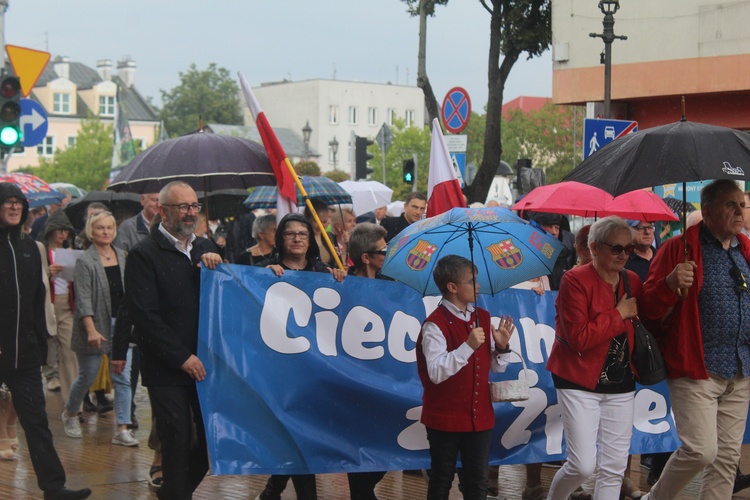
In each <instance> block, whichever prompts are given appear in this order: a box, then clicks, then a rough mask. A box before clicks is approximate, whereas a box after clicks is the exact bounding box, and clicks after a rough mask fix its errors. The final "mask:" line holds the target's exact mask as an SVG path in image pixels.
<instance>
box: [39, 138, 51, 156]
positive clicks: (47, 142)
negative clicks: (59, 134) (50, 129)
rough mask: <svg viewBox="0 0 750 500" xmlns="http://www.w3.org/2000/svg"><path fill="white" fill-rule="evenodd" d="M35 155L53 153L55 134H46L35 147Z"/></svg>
mask: <svg viewBox="0 0 750 500" xmlns="http://www.w3.org/2000/svg"><path fill="white" fill-rule="evenodd" d="M36 154H37V156H52V155H54V154H55V136H53V135H48V136H47V137H45V138H44V141H42V143H41V144H39V145H38V146H37V147H36Z"/></svg>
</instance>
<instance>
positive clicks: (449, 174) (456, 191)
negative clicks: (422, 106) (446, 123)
mask: <svg viewBox="0 0 750 500" xmlns="http://www.w3.org/2000/svg"><path fill="white" fill-rule="evenodd" d="M465 206H466V200H465V199H464V194H463V193H462V192H461V184H459V183H458V176H457V175H456V169H455V167H454V166H453V160H451V155H450V153H449V152H448V145H447V144H446V143H445V137H443V131H442V130H440V121H439V120H438V119H437V118H435V119H434V120H432V144H431V146H430V174H429V178H428V181H427V217H434V216H435V215H440V214H442V213H443V212H447V211H448V210H450V209H451V208H456V207H465Z"/></svg>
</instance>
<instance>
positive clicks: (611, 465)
mask: <svg viewBox="0 0 750 500" xmlns="http://www.w3.org/2000/svg"><path fill="white" fill-rule="evenodd" d="M634 248H635V247H634V245H633V233H632V230H631V228H630V226H628V224H627V223H626V222H625V221H624V220H623V219H621V218H619V217H606V218H604V219H601V220H599V221H597V222H595V223H594V224H593V225H592V226H591V230H590V233H589V249H590V250H591V255H592V257H593V260H592V262H590V263H588V264H585V265H582V266H578V267H576V268H574V269H571V270H570V271H568V272H566V273H565V274H564V275H563V278H562V282H561V284H560V292H559V294H558V296H557V302H556V304H555V307H556V309H557V315H556V317H555V328H556V333H555V343H554V345H553V347H552V353H551V354H550V357H549V361H548V362H547V369H548V370H549V371H550V372H552V379H553V381H554V384H555V388H556V389H557V399H558V402H559V403H560V407H561V410H562V419H563V428H564V431H565V438H566V441H567V447H568V461H567V462H566V463H565V464H564V465H563V466H562V468H560V470H559V471H557V474H555V477H554V479H553V480H552V484H551V486H550V489H549V496H548V497H547V498H549V499H561V498H568V497H569V496H570V494H571V493H573V492H574V491H575V490H576V488H577V487H578V486H580V485H581V484H582V483H583V481H585V480H586V479H587V478H588V477H589V476H591V475H592V474H593V473H594V468H595V467H596V465H597V464H598V465H599V469H598V473H597V477H596V485H595V487H594V498H595V499H611V498H619V497H620V486H621V483H622V476H623V472H624V471H625V466H626V464H627V459H628V449H629V448H630V436H631V433H632V428H633V411H634V410H633V408H634V405H633V399H634V396H635V374H634V373H633V368H632V367H631V364H630V356H631V353H632V350H633V324H632V322H631V321H629V320H630V319H631V318H634V317H636V315H637V313H638V311H637V308H636V299H635V297H638V296H639V294H640V292H641V280H640V278H639V277H638V275H637V274H635V273H633V272H631V271H625V270H624V267H625V263H626V262H627V260H628V256H629V255H630V254H631V253H632V252H633V249H634ZM624 273H627V280H628V283H629V287H630V292H631V293H630V294H628V293H626V291H625V290H626V286H625V282H624V278H623V277H624V276H625V274H624Z"/></svg>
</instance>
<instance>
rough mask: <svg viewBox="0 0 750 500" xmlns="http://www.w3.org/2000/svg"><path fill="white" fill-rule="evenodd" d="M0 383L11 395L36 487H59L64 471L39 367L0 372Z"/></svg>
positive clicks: (63, 483) (46, 488)
mask: <svg viewBox="0 0 750 500" xmlns="http://www.w3.org/2000/svg"><path fill="white" fill-rule="evenodd" d="M3 382H5V384H6V385H7V386H8V389H10V393H11V394H12V396H13V405H14V406H15V407H16V413H18V420H19V421H20V422H21V427H23V432H24V434H25V436H26V445H27V446H28V447H29V456H30V457H31V464H32V465H33V466H34V472H35V473H36V481H37V484H38V485H39V488H40V489H42V490H43V491H49V492H53V491H56V490H59V489H60V488H63V487H64V486H65V469H63V466H62V463H60V458H59V457H58V456H57V451H55V446H54V444H53V442H52V433H51V432H50V430H49V422H48V421H47V409H46V407H45V401H44V391H43V389H42V374H41V372H40V371H39V367H38V366H37V367H31V368H25V369H20V370H8V371H2V372H0V384H2V383H3Z"/></svg>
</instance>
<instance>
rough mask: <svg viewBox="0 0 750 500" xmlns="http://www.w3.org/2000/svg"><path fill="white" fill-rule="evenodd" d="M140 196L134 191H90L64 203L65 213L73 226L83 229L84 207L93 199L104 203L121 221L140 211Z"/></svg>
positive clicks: (84, 222) (84, 223)
mask: <svg viewBox="0 0 750 500" xmlns="http://www.w3.org/2000/svg"><path fill="white" fill-rule="evenodd" d="M140 198H141V197H140V196H139V195H137V194H135V193H115V192H113V191H91V192H89V193H87V194H86V196H84V197H83V198H78V199H77V200H73V201H71V202H70V203H68V204H67V205H65V209H64V210H65V215H67V216H68V218H69V219H70V222H71V223H72V224H73V227H75V228H76V229H83V227H84V226H85V225H86V221H85V220H84V217H85V216H86V209H87V208H88V206H89V205H90V204H92V203H94V202H95V201H98V202H99V203H104V204H105V205H106V206H107V208H108V209H109V211H110V212H112V214H113V215H114V216H115V219H116V220H117V221H122V220H124V219H127V218H128V217H131V216H133V215H135V214H137V213H138V212H140V211H141V208H142V207H141V201H140Z"/></svg>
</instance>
